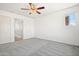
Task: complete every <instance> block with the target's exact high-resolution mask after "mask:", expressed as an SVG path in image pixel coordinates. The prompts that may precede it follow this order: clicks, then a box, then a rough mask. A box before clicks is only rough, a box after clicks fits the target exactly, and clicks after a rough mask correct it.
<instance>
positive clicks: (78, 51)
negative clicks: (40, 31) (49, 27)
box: [0, 38, 79, 56]
mask: <svg viewBox="0 0 79 59" xmlns="http://www.w3.org/2000/svg"><path fill="white" fill-rule="evenodd" d="M0 56H79V47H77V46H72V45H68V44H63V43H58V42H54V41H49V40H44V39H38V38H32V39H26V40H21V41H17V42H14V43H7V44H1V45H0Z"/></svg>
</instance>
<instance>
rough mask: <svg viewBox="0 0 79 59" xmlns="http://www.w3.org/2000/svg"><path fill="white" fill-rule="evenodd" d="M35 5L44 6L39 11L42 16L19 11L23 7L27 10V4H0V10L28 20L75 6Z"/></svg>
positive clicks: (64, 4) (63, 4) (68, 4)
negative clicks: (19, 15) (22, 16)
mask: <svg viewBox="0 0 79 59" xmlns="http://www.w3.org/2000/svg"><path fill="white" fill-rule="evenodd" d="M36 5H37V6H45V9H44V10H41V13H42V14H40V15H39V14H32V15H29V11H23V10H21V9H20V8H23V7H24V8H25V7H26V8H28V4H27V3H0V10H5V11H9V12H12V13H17V14H21V15H24V16H26V17H30V18H39V17H43V16H44V15H48V14H49V13H53V12H54V11H57V10H61V9H64V8H68V7H71V6H73V5H77V4H76V3H39V4H37V3H36Z"/></svg>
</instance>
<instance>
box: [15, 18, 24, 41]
mask: <svg viewBox="0 0 79 59" xmlns="http://www.w3.org/2000/svg"><path fill="white" fill-rule="evenodd" d="M14 32H15V36H14V37H15V41H19V40H23V20H22V19H15V21H14Z"/></svg>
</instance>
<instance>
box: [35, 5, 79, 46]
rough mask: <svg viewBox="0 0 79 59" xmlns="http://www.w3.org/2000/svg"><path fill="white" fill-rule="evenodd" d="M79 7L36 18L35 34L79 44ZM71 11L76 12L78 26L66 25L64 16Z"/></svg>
mask: <svg viewBox="0 0 79 59" xmlns="http://www.w3.org/2000/svg"><path fill="white" fill-rule="evenodd" d="M78 10H79V7H73V8H69V9H63V10H60V11H56V12H54V13H52V14H50V15H48V16H45V17H43V18H40V19H37V20H35V27H36V28H35V31H36V32H35V35H36V37H37V38H41V39H47V40H52V41H57V42H62V43H67V44H72V45H79V33H78V32H79V11H78ZM71 11H75V12H76V26H65V25H64V19H65V18H64V17H65V16H66V15H67V14H69V13H70V12H71Z"/></svg>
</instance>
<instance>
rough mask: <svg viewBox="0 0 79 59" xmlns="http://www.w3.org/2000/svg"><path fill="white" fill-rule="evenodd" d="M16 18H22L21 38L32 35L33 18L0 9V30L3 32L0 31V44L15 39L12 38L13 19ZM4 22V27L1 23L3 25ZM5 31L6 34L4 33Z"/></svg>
mask: <svg viewBox="0 0 79 59" xmlns="http://www.w3.org/2000/svg"><path fill="white" fill-rule="evenodd" d="M16 18H17V19H22V20H23V38H24V39H28V38H32V37H34V25H33V24H34V23H33V22H34V21H33V19H30V18H28V17H24V16H21V15H18V14H14V13H10V12H7V11H2V10H0V29H2V30H3V31H1V30H0V32H2V33H3V34H1V33H0V44H2V43H8V42H14V41H15V39H14V20H15V19H16ZM2 22H3V23H2ZM5 24H6V26H5V28H4V27H3V25H5ZM5 30H6V31H5ZM5 32H6V34H5ZM7 34H8V35H7ZM2 35H3V36H2Z"/></svg>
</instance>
